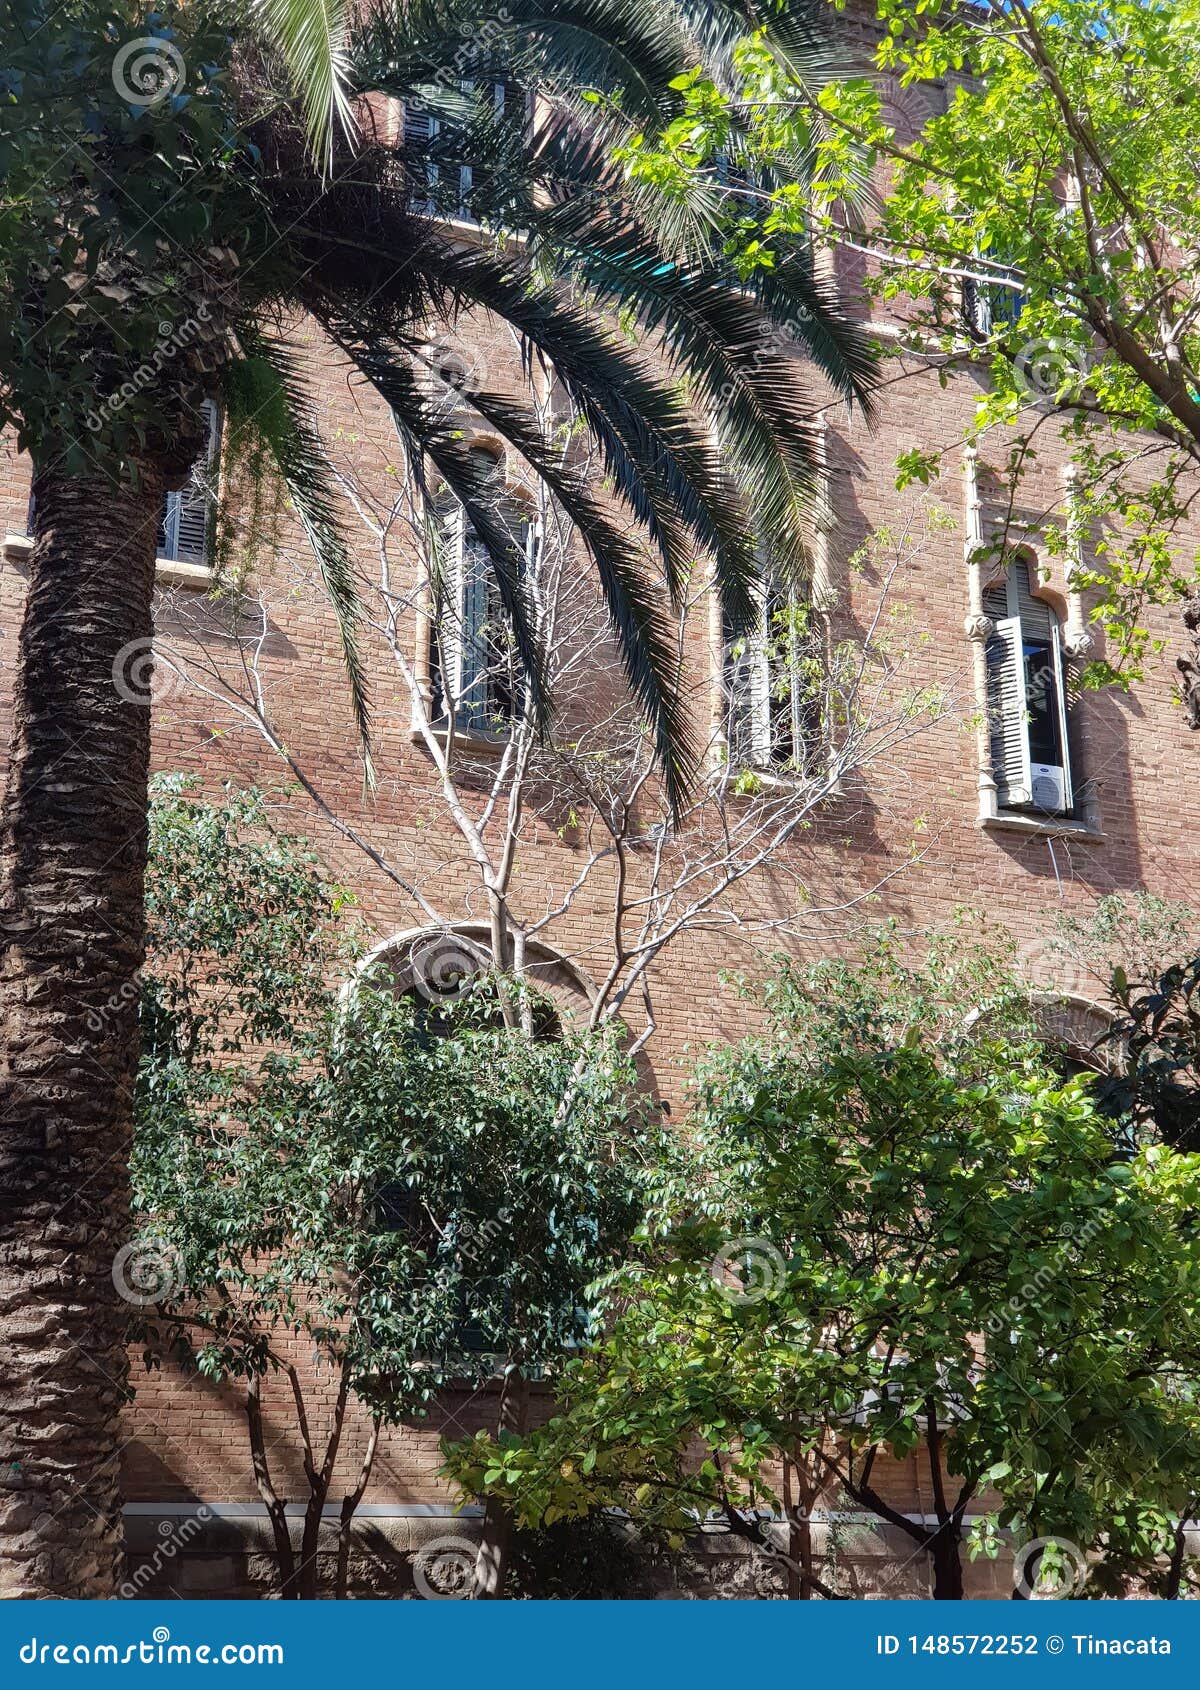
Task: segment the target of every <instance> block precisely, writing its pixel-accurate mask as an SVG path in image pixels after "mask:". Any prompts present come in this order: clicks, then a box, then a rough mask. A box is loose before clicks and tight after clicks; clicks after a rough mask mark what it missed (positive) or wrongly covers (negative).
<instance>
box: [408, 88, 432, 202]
mask: <svg viewBox="0 0 1200 1690" xmlns="http://www.w3.org/2000/svg"><path fill="white" fill-rule="evenodd" d="M437 132H438V120H437V118H436V117H434V116H433V114H432V113H431V112H430V111H428V110H427V109H426V108H425V107H424V106H421V105H417V104H416V103H415V102H411V101H410V102H409V103H407V104H406V105H405V107H404V149H405V152H408V151H409V150H410V149H411V150H412V152H413V153H415V154H416V155H417V156H416V157H415V158H414V159H412V160H411V161H410V164H409V171H410V173H411V178H412V180H413V182H414V189H413V196H412V199H411V200H410V202H409V203H410V205H411V207H412V209H413V210H414V211H415V212H417V213H418V215H420V216H424V217H432V216H433V215H434V212H435V211H436V209H437V208H436V205H435V204H434V198H433V191H434V189H435V188H436V186H437V180H438V168H437V165H436V164H434V163H433V161H432V160H431V159H428V158H424V159H423V158H422V157H421V155H422V154H423V153H424V152H425V150H426V148H427V147H428V146H429V145H430V143H431V142H432V141H433V139H434V137H435V136H436V135H437ZM422 180H424V182H425V183H426V184H427V185H428V192H427V193H425V194H422V193H421V191H420V188H419V186H416V184H419V183H420V182H421V181H422Z"/></svg>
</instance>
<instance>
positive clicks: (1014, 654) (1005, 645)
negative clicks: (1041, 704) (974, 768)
mask: <svg viewBox="0 0 1200 1690" xmlns="http://www.w3.org/2000/svg"><path fill="white" fill-rule="evenodd" d="M987 671H988V728H989V732H990V735H991V745H992V770H993V773H994V775H995V777H996V785H997V787H998V789H999V790H998V798H999V801H1000V803H1001V804H1002V805H1010V804H1028V803H1029V801H1030V798H1031V797H1032V792H1031V788H1030V775H1029V725H1028V718H1027V714H1026V708H1025V657H1024V647H1023V641H1022V638H1021V619H1020V617H1019V616H1006V617H1003V618H1002V619H1000V620H998V621H997V622H996V630H995V632H994V633H993V634H992V636H991V638H990V639H989V640H988V643H987Z"/></svg>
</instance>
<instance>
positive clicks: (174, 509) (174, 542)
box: [158, 399, 220, 564]
mask: <svg viewBox="0 0 1200 1690" xmlns="http://www.w3.org/2000/svg"><path fill="white" fill-rule="evenodd" d="M204 410H205V415H206V416H207V419H208V444H207V446H206V447H205V449H204V451H203V452H202V453H201V455H200V457H199V459H198V460H197V462H196V464H195V467H194V468H193V470H192V473H191V475H190V476H189V477H188V479H187V483H186V485H185V486H183V487H181V488H180V489H179V491H178V492H175V493H168V494H167V498H166V504H165V506H164V509H163V518H162V522H161V523H160V524H159V530H158V555H159V557H161V558H166V559H168V560H169V561H171V562H173V563H199V564H204V563H207V562H208V540H209V526H210V522H211V518H212V512H213V507H214V502H215V501H214V499H213V487H212V480H213V471H214V469H215V467H216V463H217V453H218V447H219V444H220V418H219V415H218V412H217V407H216V406H215V405H214V404H213V402H212V400H211V399H206V400H205V401H204Z"/></svg>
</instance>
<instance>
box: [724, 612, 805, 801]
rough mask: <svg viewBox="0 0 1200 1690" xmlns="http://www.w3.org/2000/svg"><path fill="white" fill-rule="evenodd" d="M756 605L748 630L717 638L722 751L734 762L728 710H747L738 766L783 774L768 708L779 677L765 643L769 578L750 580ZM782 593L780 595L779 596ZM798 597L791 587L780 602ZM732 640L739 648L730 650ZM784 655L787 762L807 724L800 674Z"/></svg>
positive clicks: (770, 638) (786, 768) (768, 639)
mask: <svg viewBox="0 0 1200 1690" xmlns="http://www.w3.org/2000/svg"><path fill="white" fill-rule="evenodd" d="M751 592H752V594H753V597H754V601H755V607H756V610H757V624H756V626H755V627H754V628H753V629H752V630H750V631H749V632H748V633H745V634H740V635H739V636H738V638H737V640H736V642H734V641H730V640H728V639H723V640H722V653H721V658H722V661H721V687H722V693H723V698H724V717H725V721H724V734H725V745H726V753H727V756H728V758H729V761H730V764H731V766H734V767H736V766H738V761H739V760H738V759H736V758H735V741H736V739H737V738H739V737H740V735H739V734H737V732H736V730H735V729H734V726H733V715H734V712H735V710H736V709H738V708H739V705H740V707H741V708H744V709H745V710H746V712H747V714H748V718H749V724H750V732H749V736H748V738H749V742H750V760H749V762H748V763H742V764H741V767H743V768H748V769H750V770H753V771H754V772H756V773H759V774H767V775H774V776H776V777H779V778H782V779H786V778H787V777H788V775H789V774H791V773H792V772H793V769H792V767H791V765H790V764H789V763H788V762H785V761H782V760H778V759H777V758H776V756H775V724H774V709H775V706H776V705H777V704H778V703H779V702H780V701H779V700H777V699H776V698H775V696H774V688H775V683H776V680H777V679H782V677H781V676H780V675H779V673H778V670H776V671H775V673H773V672H772V662H771V646H772V644H773V642H774V639H775V637H776V636H775V635H774V633H773V631H772V628H771V622H772V620H773V618H774V616H775V614H776V612H775V611H774V610H773V609H772V599H773V598H774V596H775V594H774V592H773V591H772V585H771V583H770V582H769V581H758V582H755V584H754V586H753V587H752V589H751ZM784 596H785V595H783V594H782V593H781V594H780V597H781V598H782V597H784ZM798 603H799V601H798V600H797V599H796V598H795V595H794V594H792V593H790V592H789V593H787V594H786V605H787V607H788V608H789V609H795V608H798ZM735 645H738V646H744V649H743V650H741V651H740V652H738V653H737V655H736V656H735V655H734V647H735ZM785 661H786V662H787V666H788V671H789V673H788V683H789V697H788V707H789V711H790V715H791V739H792V762H793V763H794V761H795V759H796V756H797V753H798V752H799V750H800V748H801V747H803V746H804V745H805V743H806V742H807V741H808V740H809V739H810V737H811V730H810V728H809V726H808V724H807V723H806V722H805V719H804V709H803V705H804V693H803V678H802V675H801V672H800V668H799V665H798V663H797V662H796V661H795V654H794V653H792V654H790V655H789V656H788V657H787V658H786V659H785ZM739 670H740V671H741V673H742V675H743V676H744V677H745V680H746V683H747V684H746V687H745V691H744V694H743V698H742V699H741V700H739V699H738V698H737V696H736V692H735V688H736V687H737V685H738V680H737V671H739Z"/></svg>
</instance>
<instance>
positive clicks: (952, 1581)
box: [929, 1525, 963, 1602]
mask: <svg viewBox="0 0 1200 1690" xmlns="http://www.w3.org/2000/svg"><path fill="white" fill-rule="evenodd" d="M961 1544H962V1538H961V1536H960V1534H959V1532H958V1530H957V1528H956V1527H954V1526H952V1525H948V1526H943V1527H942V1528H941V1530H940V1531H937V1532H935V1533H934V1535H933V1537H932V1538H931V1539H930V1542H929V1555H930V1559H931V1560H932V1562H933V1599H934V1601H935V1602H961V1601H962V1599H963V1572H962V1550H961Z"/></svg>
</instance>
